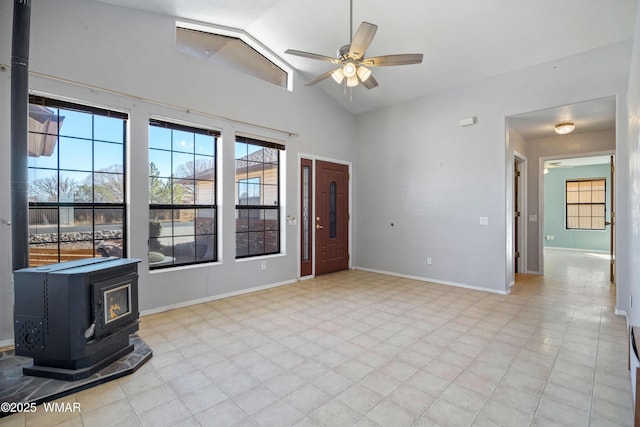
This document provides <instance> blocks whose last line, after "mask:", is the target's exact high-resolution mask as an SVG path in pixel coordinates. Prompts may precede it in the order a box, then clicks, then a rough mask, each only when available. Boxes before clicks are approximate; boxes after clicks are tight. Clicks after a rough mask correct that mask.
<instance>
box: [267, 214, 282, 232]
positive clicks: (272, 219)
mask: <svg viewBox="0 0 640 427" xmlns="http://www.w3.org/2000/svg"><path fill="white" fill-rule="evenodd" d="M279 216H280V215H279V211H278V209H265V210H264V221H265V224H264V228H265V230H278V229H280V220H279Z"/></svg>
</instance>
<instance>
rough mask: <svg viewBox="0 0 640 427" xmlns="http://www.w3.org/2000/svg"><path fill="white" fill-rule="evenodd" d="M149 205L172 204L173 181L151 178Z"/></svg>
mask: <svg viewBox="0 0 640 427" xmlns="http://www.w3.org/2000/svg"><path fill="white" fill-rule="evenodd" d="M149 203H157V204H169V203H171V179H169V178H156V177H150V178H149Z"/></svg>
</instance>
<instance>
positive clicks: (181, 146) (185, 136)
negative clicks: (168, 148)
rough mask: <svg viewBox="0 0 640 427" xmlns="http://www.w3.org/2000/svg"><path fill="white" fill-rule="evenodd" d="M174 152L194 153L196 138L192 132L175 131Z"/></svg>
mask: <svg viewBox="0 0 640 427" xmlns="http://www.w3.org/2000/svg"><path fill="white" fill-rule="evenodd" d="M172 137H173V150H174V151H180V152H185V153H193V152H194V147H195V145H194V139H195V136H194V134H193V133H192V132H184V131H181V130H174V131H173V135H172Z"/></svg>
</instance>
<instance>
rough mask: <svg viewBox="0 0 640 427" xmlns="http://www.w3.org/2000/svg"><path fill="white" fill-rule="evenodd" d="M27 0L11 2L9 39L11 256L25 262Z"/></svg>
mask: <svg viewBox="0 0 640 427" xmlns="http://www.w3.org/2000/svg"><path fill="white" fill-rule="evenodd" d="M30 24H31V0H14V2H13V36H12V40H11V257H12V260H13V270H14V271H15V270H19V269H21V268H24V267H28V266H29V198H28V186H29V166H28V165H29V163H28V161H29V160H28V153H27V150H28V142H29V135H28V130H29V128H28V126H29V29H30Z"/></svg>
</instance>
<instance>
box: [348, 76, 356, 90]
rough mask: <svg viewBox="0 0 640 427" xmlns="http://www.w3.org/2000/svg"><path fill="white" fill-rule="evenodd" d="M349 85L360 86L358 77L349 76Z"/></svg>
mask: <svg viewBox="0 0 640 427" xmlns="http://www.w3.org/2000/svg"><path fill="white" fill-rule="evenodd" d="M347 86H348V87H355V86H358V77H356V76H353V77H347Z"/></svg>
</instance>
